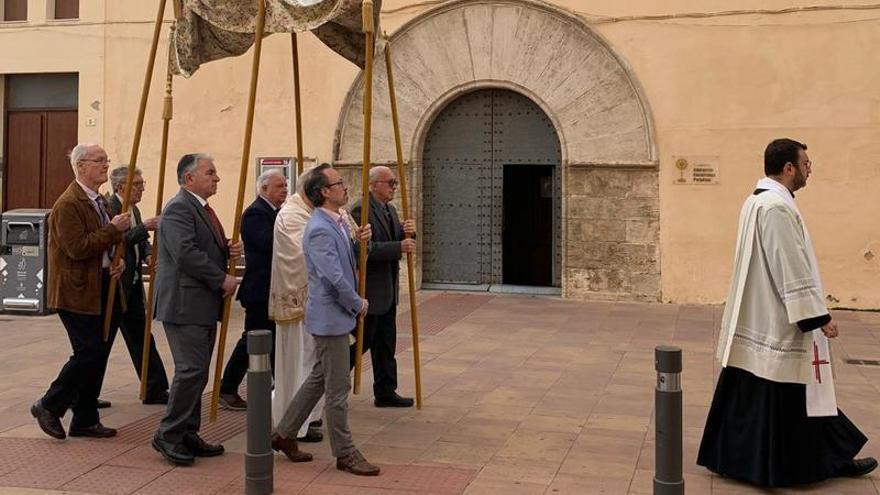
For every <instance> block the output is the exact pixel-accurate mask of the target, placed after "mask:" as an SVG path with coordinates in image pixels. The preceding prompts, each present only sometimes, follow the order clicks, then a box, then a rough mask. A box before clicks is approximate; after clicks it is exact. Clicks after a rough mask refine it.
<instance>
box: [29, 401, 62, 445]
mask: <svg viewBox="0 0 880 495" xmlns="http://www.w3.org/2000/svg"><path fill="white" fill-rule="evenodd" d="M31 416H33V417H34V418H36V420H37V424H38V425H39V426H40V429H41V430H43V433H45V434H46V435H49V436H50V437H52V438H57V439H58V440H64V439H65V438H67V433H65V432H64V426H62V425H61V420H60V419H59V418H58V416H55V415H54V414H52V413H51V412H49V410H48V409H46V408H45V407H43V401H41V400H38V401H36V402H34V405H32V406H31Z"/></svg>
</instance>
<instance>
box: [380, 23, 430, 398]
mask: <svg viewBox="0 0 880 495" xmlns="http://www.w3.org/2000/svg"><path fill="white" fill-rule="evenodd" d="M383 34H384V33H383ZM384 38H385V72H387V73H388V96H389V98H390V99H391V124H392V126H393V127H394V146H395V150H396V151H397V182H398V183H399V184H400V202H401V207H402V208H403V221H404V222H405V221H407V220H409V219H410V215H409V196H408V195H407V191H406V168H405V167H404V164H403V148H402V146H401V144H400V123H399V121H398V120H397V95H396V93H395V92H394V74H393V72H392V69H391V66H392V64H391V43H390V42H389V40H388V35H387V34H385V35H384ZM409 237H410V236H409V235H408V234H407V235H406V238H407V239H408V238H409ZM406 273H407V275H408V276H407V281H408V282H409V314H410V321H411V324H412V351H413V372H414V374H415V380H416V408H417V409H421V408H422V369H421V363H420V361H419V316H418V312H417V311H416V308H417V306H416V277H415V263H414V260H413V253H406Z"/></svg>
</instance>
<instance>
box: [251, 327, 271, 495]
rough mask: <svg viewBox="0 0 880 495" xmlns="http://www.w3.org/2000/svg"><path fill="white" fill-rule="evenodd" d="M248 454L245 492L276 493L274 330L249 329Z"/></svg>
mask: <svg viewBox="0 0 880 495" xmlns="http://www.w3.org/2000/svg"><path fill="white" fill-rule="evenodd" d="M247 352H248V373H247V386H248V397H247V402H248V407H247V454H245V458H244V472H245V482H244V492H245V493H246V494H247V495H267V494H269V493H272V490H273V488H274V487H273V479H272V471H273V469H274V462H275V461H274V460H275V456H274V454H273V453H272V391H271V389H272V363H270V362H269V355H270V353H271V352H272V332H270V331H269V330H253V331H250V332H248V338H247Z"/></svg>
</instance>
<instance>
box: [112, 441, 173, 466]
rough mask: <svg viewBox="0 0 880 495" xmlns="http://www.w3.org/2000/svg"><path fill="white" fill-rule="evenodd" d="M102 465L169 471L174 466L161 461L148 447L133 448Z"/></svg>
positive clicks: (150, 447)
mask: <svg viewBox="0 0 880 495" xmlns="http://www.w3.org/2000/svg"><path fill="white" fill-rule="evenodd" d="M104 464H106V465H110V466H125V467H133V468H141V469H150V470H153V469H158V470H164V471H171V470H172V469H174V466H173V465H172V464H170V463H169V462H168V461H166V460H165V459H163V458H162V456H161V455H160V454H159V453H158V452H156V451H155V450H153V447H152V446H150V445H141V446H139V447H135V448H133V449H131V450H129V451H127V452H125V453H123V454H121V455H119V456H116V457H113V458H111V459H108V460H107V461H106V462H105V463H104Z"/></svg>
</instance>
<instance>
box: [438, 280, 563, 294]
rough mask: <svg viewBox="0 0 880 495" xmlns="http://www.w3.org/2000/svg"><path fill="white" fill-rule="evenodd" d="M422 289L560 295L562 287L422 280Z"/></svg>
mask: <svg viewBox="0 0 880 495" xmlns="http://www.w3.org/2000/svg"><path fill="white" fill-rule="evenodd" d="M422 289H424V290H458V291H467V292H492V293H494V294H529V295H539V296H561V295H562V289H561V288H559V287H539V286H532V285H510V284H491V285H490V284H453V283H448V284H447V283H438V282H424V283H422Z"/></svg>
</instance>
